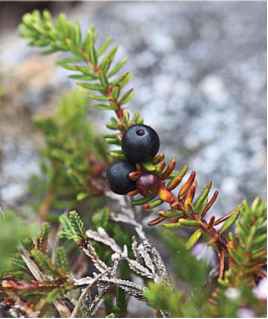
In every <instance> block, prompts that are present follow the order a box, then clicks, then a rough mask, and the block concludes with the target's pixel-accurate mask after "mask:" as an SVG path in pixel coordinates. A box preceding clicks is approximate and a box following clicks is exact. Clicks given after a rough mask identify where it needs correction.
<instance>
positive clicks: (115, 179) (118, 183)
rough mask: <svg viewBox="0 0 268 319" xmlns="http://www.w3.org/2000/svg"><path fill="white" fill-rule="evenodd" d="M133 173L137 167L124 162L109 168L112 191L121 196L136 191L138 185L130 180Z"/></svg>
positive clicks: (108, 174)
mask: <svg viewBox="0 0 268 319" xmlns="http://www.w3.org/2000/svg"><path fill="white" fill-rule="evenodd" d="M133 171H135V166H133V165H131V164H130V163H129V162H127V161H123V160H122V161H118V162H115V163H113V164H112V165H111V166H109V167H108V169H107V171H106V173H107V178H108V181H109V184H110V187H111V190H112V191H113V192H115V193H117V194H121V195H124V194H127V193H128V192H130V191H132V190H134V189H135V188H136V184H135V182H133V181H131V180H130V179H129V178H128V174H129V173H130V172H133Z"/></svg>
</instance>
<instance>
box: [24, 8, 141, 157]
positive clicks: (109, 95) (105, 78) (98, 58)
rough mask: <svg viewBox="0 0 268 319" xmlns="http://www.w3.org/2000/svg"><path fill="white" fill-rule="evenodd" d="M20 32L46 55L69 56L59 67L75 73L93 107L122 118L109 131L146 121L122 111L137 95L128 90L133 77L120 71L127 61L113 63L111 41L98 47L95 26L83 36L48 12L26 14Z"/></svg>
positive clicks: (114, 139) (117, 140)
mask: <svg viewBox="0 0 268 319" xmlns="http://www.w3.org/2000/svg"><path fill="white" fill-rule="evenodd" d="M20 33H21V35H22V36H23V37H24V38H26V39H27V40H28V42H29V44H30V45H34V46H37V47H40V48H42V49H43V50H44V51H43V52H45V53H53V52H68V53H69V57H67V58H64V59H61V60H59V62H58V64H59V65H60V66H61V67H63V68H64V69H66V70H69V71H72V72H73V74H71V75H70V77H71V78H72V79H74V80H76V81H77V84H78V85H79V86H81V87H83V88H85V89H86V90H87V91H88V97H89V99H90V101H91V106H92V107H94V108H97V109H105V110H113V111H116V112H117V114H118V115H120V120H118V119H117V118H115V117H112V118H111V121H110V122H109V123H108V124H107V127H108V128H110V129H113V130H119V131H121V130H122V129H124V128H127V127H129V126H131V125H132V124H135V123H137V124H140V123H142V122H143V120H142V118H141V117H140V115H139V114H138V113H135V114H134V116H133V118H132V119H131V118H130V115H129V112H128V111H126V110H124V109H123V108H122V106H123V105H126V104H127V103H129V102H130V101H131V100H132V98H133V96H134V92H133V89H132V88H130V89H129V88H127V84H128V83H129V81H130V80H131V78H132V75H131V74H130V73H129V72H125V73H122V72H121V70H122V68H123V67H124V65H125V64H126V61H127V59H126V58H121V59H119V60H118V61H117V62H114V61H115V56H116V53H117V50H118V47H112V48H111V49H109V48H110V45H111V39H110V38H107V39H106V40H105V41H104V42H103V43H101V44H100V45H97V35H96V30H95V28H94V27H91V28H89V30H88V32H87V34H86V35H85V36H84V37H83V35H82V34H81V30H80V26H79V24H77V23H72V22H70V21H68V20H67V19H66V18H65V16H64V15H63V14H61V15H59V17H58V18H57V20H56V21H55V23H53V21H52V18H51V15H50V13H49V12H47V11H44V12H43V13H40V12H38V11H34V12H32V13H27V14H26V15H25V16H24V17H23V21H22V24H21V25H20ZM106 140H107V143H108V144H114V145H115V146H116V145H120V144H121V140H120V138H119V137H118V135H117V134H113V135H109V136H107V137H106ZM110 155H111V156H112V157H114V158H119V157H120V153H118V152H117V151H111V153H110Z"/></svg>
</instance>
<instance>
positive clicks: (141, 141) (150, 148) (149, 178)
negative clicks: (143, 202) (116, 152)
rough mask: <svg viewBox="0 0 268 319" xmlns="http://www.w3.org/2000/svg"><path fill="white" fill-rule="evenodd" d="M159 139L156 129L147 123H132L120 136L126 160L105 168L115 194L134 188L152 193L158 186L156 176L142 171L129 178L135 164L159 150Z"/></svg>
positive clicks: (140, 191) (155, 191) (145, 192)
mask: <svg viewBox="0 0 268 319" xmlns="http://www.w3.org/2000/svg"><path fill="white" fill-rule="evenodd" d="M159 146H160V140H159V136H158V134H157V133H156V131H155V130H154V129H153V128H151V127H150V126H147V125H132V126H131V127H129V128H128V130H127V131H126V132H125V133H124V135H123V137H122V151H123V152H124V155H125V157H126V159H127V160H120V161H117V162H115V163H113V164H112V165H110V166H109V167H108V169H107V178H108V181H109V184H110V187H111V190H112V191H113V192H115V193H117V194H121V195H123V194H127V193H128V192H131V191H133V190H135V189H137V190H138V192H139V193H140V194H141V195H143V196H145V195H149V194H150V195H154V194H156V193H157V192H158V190H159V187H160V179H159V177H158V176H156V175H153V174H148V173H142V174H140V175H139V176H136V177H133V176H132V178H131V173H132V172H135V171H136V165H137V164H140V163H144V162H147V161H150V160H151V159H153V158H154V156H155V155H156V154H157V152H158V151H159Z"/></svg>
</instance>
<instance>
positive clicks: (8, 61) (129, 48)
mask: <svg viewBox="0 0 268 319" xmlns="http://www.w3.org/2000/svg"><path fill="white" fill-rule="evenodd" d="M68 15H69V16H70V17H75V18H76V19H77V20H80V21H81V23H82V24H83V26H84V27H86V26H87V24H88V23H90V22H93V23H94V24H95V25H96V27H97V30H98V32H99V34H101V35H102V36H103V35H111V36H112V37H113V38H114V40H115V41H116V42H117V43H119V44H120V45H121V46H122V50H121V53H124V54H127V55H128V56H129V64H128V68H129V69H131V71H132V72H133V73H134V76H135V79H134V81H133V86H134V88H135V91H136V97H135V99H134V102H133V103H132V105H131V107H130V108H131V109H132V110H134V109H138V110H140V111H141V113H142V115H143V116H144V118H145V121H146V123H148V124H150V125H152V126H154V127H155V128H156V129H157V130H158V131H159V133H160V135H161V142H162V149H163V150H164V151H165V152H166V153H167V154H168V155H169V156H170V157H173V156H174V157H176V158H177V159H178V163H179V164H184V163H188V164H189V165H190V167H191V168H192V169H195V170H196V171H197V173H198V176H199V181H200V182H199V185H200V186H201V185H203V184H204V183H205V182H206V181H208V180H213V181H214V184H215V186H216V187H217V188H218V189H219V190H220V193H221V196H220V199H219V201H218V204H217V211H218V212H219V213H222V212H223V211H228V210H230V209H231V208H232V207H233V206H234V205H235V204H237V203H238V202H239V201H241V200H242V199H243V198H245V197H247V198H249V199H251V198H252V197H254V196H255V195H256V194H259V195H261V196H265V193H266V182H265V181H266V162H265V159H266V82H265V81H266V72H265V70H266V64H265V63H266V4H265V3H264V2H263V3H261V2H235V3H231V2H218V3H217V2H213V3H209V2H203V3H202V2H191V3H186V2H179V3H175V2H170V3H169V2H160V3H159V2H155V3H150V2H141V3H139V2H136V3H131V2H129V3H120V2H118V3H117V2H113V3H107V2H99V3H95V2H88V3H83V4H82V5H81V6H80V7H76V8H75V10H73V12H72V13H69V14H68ZM53 63H54V58H53V57H52V58H51V57H39V55H38V54H37V53H36V50H32V49H29V48H27V47H26V45H25V43H24V41H23V40H21V39H19V38H18V37H17V35H16V34H13V33H12V34H7V33H5V34H4V35H2V38H1V46H0V70H1V72H0V83H1V87H2V89H3V96H2V97H1V98H0V106H1V109H0V112H1V113H0V115H1V116H0V154H1V156H0V162H1V166H0V167H1V171H0V174H1V178H0V200H1V199H2V202H3V203H11V202H14V200H17V199H18V198H19V197H20V196H21V195H23V193H24V191H25V184H26V180H27V178H28V177H29V176H30V174H31V173H33V172H36V170H37V167H38V165H37V164H38V156H37V153H36V150H37V145H38V138H36V134H35V132H34V131H33V130H32V127H31V124H30V123H31V121H30V120H31V117H32V115H34V114H36V113H37V112H48V111H49V110H51V109H52V108H53V105H54V104H55V101H56V99H57V97H58V96H59V95H60V93H61V90H62V89H64V88H68V87H69V86H70V82H69V81H68V80H66V73H65V72H63V71H62V70H60V69H59V68H56V67H55V66H54V64H53ZM94 114H95V115H94ZM92 116H94V117H96V120H95V122H97V123H98V126H99V128H100V129H101V128H102V127H103V123H104V121H106V119H107V116H106V115H105V116H106V117H105V116H103V113H102V114H100V111H99V112H95V113H93V115H92Z"/></svg>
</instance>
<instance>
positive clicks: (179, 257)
mask: <svg viewBox="0 0 268 319" xmlns="http://www.w3.org/2000/svg"><path fill="white" fill-rule="evenodd" d="M160 236H161V239H162V240H163V242H164V243H165V245H166V249H167V251H168V252H169V256H170V259H171V262H172V266H173V268H174V271H175V273H176V275H177V276H178V278H179V279H181V280H183V281H185V282H186V283H187V284H190V285H191V286H192V288H200V287H203V286H204V285H205V283H206V281H207V276H208V273H209V267H208V265H207V263H206V262H205V261H202V260H197V258H196V257H195V256H194V255H193V254H192V253H191V252H190V251H189V250H188V249H187V247H185V240H183V239H182V238H181V237H180V236H179V235H177V234H176V233H174V232H171V231H170V230H163V231H161V233H160Z"/></svg>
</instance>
